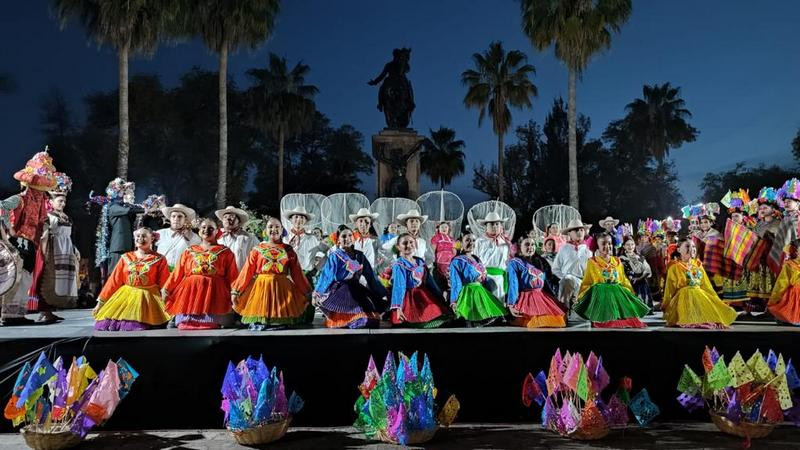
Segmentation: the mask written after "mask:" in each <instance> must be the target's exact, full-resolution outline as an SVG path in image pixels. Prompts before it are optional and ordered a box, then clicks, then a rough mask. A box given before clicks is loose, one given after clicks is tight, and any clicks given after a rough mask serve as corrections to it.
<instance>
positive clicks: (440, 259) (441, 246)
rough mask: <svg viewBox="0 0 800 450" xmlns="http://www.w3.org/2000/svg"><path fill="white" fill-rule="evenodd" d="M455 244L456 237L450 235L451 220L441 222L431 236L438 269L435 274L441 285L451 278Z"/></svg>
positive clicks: (444, 284) (445, 284)
mask: <svg viewBox="0 0 800 450" xmlns="http://www.w3.org/2000/svg"><path fill="white" fill-rule="evenodd" d="M473 238H474V237H473ZM455 244H456V241H455V239H453V237H452V236H451V235H450V222H447V221H443V222H439V224H438V225H437V226H436V234H434V235H433V237H432V238H431V249H433V259H434V262H435V269H436V270H435V272H434V274H435V276H436V282H437V283H438V284H439V285H440V286H447V280H448V279H449V278H450V261H452V260H453V258H454V257H455V255H456V250H455Z"/></svg>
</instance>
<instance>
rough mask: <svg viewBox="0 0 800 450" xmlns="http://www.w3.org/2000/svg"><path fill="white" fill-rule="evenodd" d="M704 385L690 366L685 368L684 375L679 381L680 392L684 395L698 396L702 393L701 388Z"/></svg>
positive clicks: (682, 374)
mask: <svg viewBox="0 0 800 450" xmlns="http://www.w3.org/2000/svg"><path fill="white" fill-rule="evenodd" d="M701 385H702V380H701V379H700V377H699V376H697V374H696V373H694V371H693V370H692V369H691V368H690V367H689V366H688V365H684V366H683V373H681V378H680V380H678V392H683V393H684V394H690V395H691V394H696V393H698V392H700V387H701Z"/></svg>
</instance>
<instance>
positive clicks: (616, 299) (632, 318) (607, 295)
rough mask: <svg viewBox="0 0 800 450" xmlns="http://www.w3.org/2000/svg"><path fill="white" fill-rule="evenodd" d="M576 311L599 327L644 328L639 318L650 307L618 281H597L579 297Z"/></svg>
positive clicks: (644, 314)
mask: <svg viewBox="0 0 800 450" xmlns="http://www.w3.org/2000/svg"><path fill="white" fill-rule="evenodd" d="M575 312H576V313H577V314H578V315H579V316H580V317H582V318H584V319H586V320H589V321H591V322H592V326H594V327H597V328H644V327H646V326H647V325H645V324H644V323H643V322H642V321H641V320H639V318H641V317H644V316H646V315H647V313H648V312H650V308H648V307H647V305H645V304H644V303H642V301H641V300H639V297H637V296H636V295H634V294H633V293H632V292H631V291H629V290H627V289H625V288H623V287H622V286H620V285H619V284H618V283H597V284H595V285H593V286H591V287H590V288H589V290H588V291H586V293H584V294H583V296H582V297H581V298H579V299H578V303H577V304H576V305H575Z"/></svg>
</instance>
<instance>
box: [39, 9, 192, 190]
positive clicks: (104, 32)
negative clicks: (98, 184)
mask: <svg viewBox="0 0 800 450" xmlns="http://www.w3.org/2000/svg"><path fill="white" fill-rule="evenodd" d="M53 6H54V8H55V11H56V16H57V17H58V18H59V21H60V22H61V26H62V28H63V27H64V26H66V24H67V23H68V22H69V21H70V19H72V18H75V19H77V20H78V21H79V22H80V23H81V25H83V27H84V28H85V29H86V34H87V35H88V36H89V38H91V39H93V40H95V41H97V43H98V44H99V45H110V46H112V47H114V48H115V49H116V50H117V65H118V68H119V144H118V146H117V176H119V177H122V178H127V177H128V158H129V153H130V122H129V119H128V58H129V57H130V56H131V55H134V54H143V55H146V56H151V55H153V53H154V52H155V50H156V47H157V46H158V42H159V39H160V38H161V37H162V34H163V32H164V30H165V28H166V27H167V25H168V24H169V23H170V22H171V21H172V20H174V18H175V17H176V16H177V15H178V12H179V10H178V5H177V3H176V2H171V1H166V2H165V1H159V0H53Z"/></svg>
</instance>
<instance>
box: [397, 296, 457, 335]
mask: <svg viewBox="0 0 800 450" xmlns="http://www.w3.org/2000/svg"><path fill="white" fill-rule="evenodd" d="M400 310H401V311H403V315H404V316H405V320H404V321H403V320H400V319H399V318H398V316H397V311H396V310H395V311H392V314H391V322H392V325H405V326H410V327H416V328H437V327H440V326H442V325H444V324H445V323H447V322H449V321H450V320H451V319H452V314H451V312H450V307H449V306H448V305H447V303H446V302H445V301H444V300H443V299H441V298H439V297H438V296H436V295H434V294H433V293H432V292H430V291H429V290H428V289H427V288H425V287H424V286H420V287H416V288H411V289H406V295H405V297H403V304H402V306H401V307H400Z"/></svg>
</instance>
